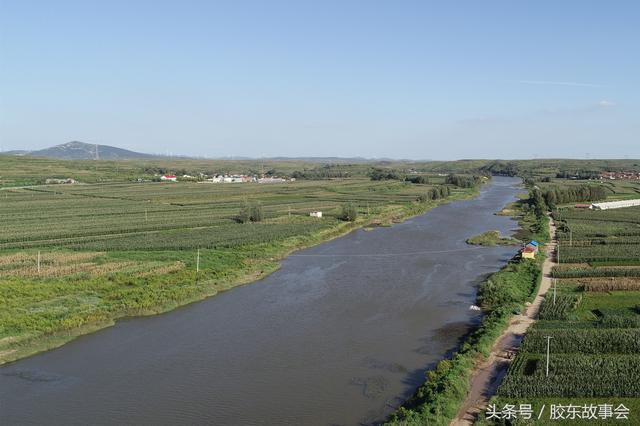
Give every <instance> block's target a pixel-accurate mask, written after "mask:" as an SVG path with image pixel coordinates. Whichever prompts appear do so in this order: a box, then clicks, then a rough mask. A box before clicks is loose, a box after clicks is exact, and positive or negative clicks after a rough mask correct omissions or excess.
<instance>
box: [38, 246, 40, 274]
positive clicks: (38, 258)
mask: <svg viewBox="0 0 640 426" xmlns="http://www.w3.org/2000/svg"><path fill="white" fill-rule="evenodd" d="M38 274H40V250H38Z"/></svg>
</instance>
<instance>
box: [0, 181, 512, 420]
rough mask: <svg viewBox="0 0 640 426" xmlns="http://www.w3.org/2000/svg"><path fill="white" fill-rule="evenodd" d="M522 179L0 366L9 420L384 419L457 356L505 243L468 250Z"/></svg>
mask: <svg viewBox="0 0 640 426" xmlns="http://www.w3.org/2000/svg"><path fill="white" fill-rule="evenodd" d="M519 183H520V181H519V180H518V179H515V178H504V177H495V178H493V180H492V181H491V183H490V184H488V185H485V186H484V188H483V189H482V191H481V194H480V196H479V197H477V198H475V199H473V200H468V201H460V202H455V203H451V204H447V205H443V206H439V207H437V208H435V209H433V210H431V211H430V212H428V213H427V214H425V215H422V216H419V217H416V218H413V219H411V220H408V221H406V222H404V223H402V224H398V225H394V226H393V227H390V228H377V229H375V230H373V231H369V232H367V231H364V230H359V231H355V232H352V233H351V234H349V235H346V236H344V237H342V238H338V239H336V240H333V241H330V242H328V243H325V244H322V245H319V246H317V247H314V248H311V249H308V250H304V251H300V252H297V253H295V254H294V255H292V256H290V257H289V258H287V259H286V260H284V261H283V263H282V268H281V269H280V270H278V271H277V272H276V273H274V274H272V275H270V276H269V277H267V278H265V279H263V280H260V281H258V282H256V283H254V284H250V285H246V286H243V287H238V288H235V289H233V290H230V291H228V292H225V293H223V294H220V295H218V296H216V297H213V298H211V299H208V300H205V301H202V302H198V303H194V304H192V305H189V306H185V307H182V308H180V309H177V310H175V311H173V312H170V313H167V314H164V315H159V316H155V317H145V318H135V319H130V320H124V321H119V322H118V323H117V324H116V325H115V326H114V327H111V328H108V329H105V330H102V331H100V332H97V333H94V334H91V335H87V336H83V337H80V338H78V339H76V340H75V341H73V342H71V343H68V344H67V345H65V346H63V347H61V348H59V349H56V350H52V351H49V352H46V353H42V354H39V355H35V356H33V357H30V358H28V359H24V360H22V361H18V362H15V363H13V364H10V365H8V366H5V367H3V368H0V423H1V424H7V425H31V424H34V425H191V424H215V425H357V424H363V423H364V424H368V423H373V422H376V421H380V420H382V419H384V418H385V416H386V415H388V414H389V413H390V412H391V411H392V410H393V408H394V407H396V406H397V405H398V404H400V403H401V401H402V400H403V399H405V398H406V397H408V396H409V395H411V394H412V393H413V391H414V390H415V388H416V387H417V386H418V385H419V384H420V383H422V381H423V378H424V370H425V368H427V367H429V366H432V365H433V364H434V363H436V362H437V361H438V360H440V359H442V358H443V357H444V356H445V355H446V354H447V353H448V352H449V351H451V350H452V349H454V348H455V347H456V345H457V344H458V342H459V340H460V338H461V337H462V336H463V335H464V334H465V332H466V331H467V330H468V328H469V327H470V326H471V325H473V324H474V323H477V321H478V320H479V318H478V314H477V313H476V312H474V311H470V310H469V306H470V305H471V304H473V303H474V301H475V293H476V286H477V284H478V283H479V282H480V281H481V280H482V279H483V277H484V276H485V275H486V274H488V273H490V272H493V271H496V270H497V269H499V268H500V267H501V266H503V265H504V264H505V263H506V262H507V260H508V259H509V258H510V257H511V256H513V254H514V253H515V248H514V247H493V248H487V247H482V248H480V247H470V246H468V245H466V244H465V242H464V240H465V239H466V238H468V237H470V236H473V235H476V234H479V233H481V232H484V231H487V230H490V229H498V230H500V231H502V232H503V233H506V234H509V233H511V232H512V231H513V230H514V229H515V228H516V226H517V225H516V223H515V222H514V221H513V220H511V219H510V218H507V217H503V216H496V215H494V213H495V212H496V211H498V210H500V209H501V208H502V207H503V206H504V205H505V204H506V203H508V202H511V201H513V200H514V199H515V196H516V194H517V193H518V192H519V191H521V190H520V189H519Z"/></svg>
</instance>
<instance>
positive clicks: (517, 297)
mask: <svg viewBox="0 0 640 426" xmlns="http://www.w3.org/2000/svg"><path fill="white" fill-rule="evenodd" d="M514 206H515V207H517V209H516V211H517V212H518V214H519V215H520V220H519V223H520V227H521V230H520V231H519V232H518V235H519V236H526V237H528V238H531V239H536V240H538V241H540V242H546V241H547V240H548V231H547V227H548V225H547V221H548V219H547V217H546V216H538V215H536V214H535V210H532V209H531V208H529V207H530V202H529V200H521V201H519V202H517V203H515V204H514ZM525 206H526V207H525ZM542 262H543V256H538V258H537V259H535V260H533V261H531V260H527V259H520V258H519V257H516V258H514V259H513V260H512V261H511V262H510V263H509V264H508V265H507V266H505V267H504V268H503V269H501V270H500V271H498V272H496V273H494V274H492V275H491V276H490V277H489V278H487V280H486V281H484V282H483V283H482V284H481V285H480V287H479V289H478V295H477V298H478V302H477V303H478V305H480V306H481V307H482V308H483V310H484V312H485V316H484V318H483V320H482V323H481V325H480V327H479V328H478V329H477V330H476V331H474V332H473V333H471V334H470V335H469V336H468V337H467V339H466V340H465V341H464V343H462V345H461V346H460V348H459V349H458V351H457V352H456V353H455V354H453V356H452V357H450V358H449V359H445V360H443V361H441V362H440V363H438V365H437V366H436V367H435V368H434V369H433V370H431V371H429V372H427V381H426V382H425V383H424V384H423V385H422V386H421V387H420V388H418V390H417V391H416V393H415V394H414V396H413V397H412V398H411V399H409V400H408V401H407V402H406V403H405V404H404V405H403V406H402V407H401V408H399V409H398V410H397V411H396V413H394V414H393V415H392V416H391V418H390V419H389V422H388V423H387V424H388V425H414V424H415V425H418V424H435V425H448V424H449V423H450V421H451V420H453V419H454V418H455V417H456V416H457V415H458V412H459V411H460V408H461V407H462V405H463V404H464V401H465V400H466V398H467V395H469V392H470V390H471V377H472V375H473V372H474V371H475V368H477V366H478V365H480V364H481V363H482V362H483V360H487V359H488V358H489V357H490V355H491V349H492V348H493V346H494V344H495V342H496V340H498V338H499V337H500V336H501V335H502V334H503V333H504V331H505V329H506V328H507V327H508V325H509V322H510V320H511V318H512V316H513V314H514V312H520V311H521V310H522V308H523V306H524V304H525V303H530V302H533V301H534V298H535V295H536V294H537V293H538V288H539V287H540V283H541V278H542V274H541V266H542Z"/></svg>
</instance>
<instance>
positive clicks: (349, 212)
mask: <svg viewBox="0 0 640 426" xmlns="http://www.w3.org/2000/svg"><path fill="white" fill-rule="evenodd" d="M357 217H358V209H357V208H356V205H355V204H353V203H347V204H345V205H343V206H342V212H341V213H340V216H338V218H339V219H341V220H346V221H348V222H353V221H354V220H356V218H357Z"/></svg>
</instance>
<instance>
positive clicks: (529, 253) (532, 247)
mask: <svg viewBox="0 0 640 426" xmlns="http://www.w3.org/2000/svg"><path fill="white" fill-rule="evenodd" d="M538 247H539V244H538V242H537V241H535V240H534V241H530V242H529V243H527V245H526V246H524V247H523V248H522V250H520V253H521V255H522V258H523V259H535V258H536V253H538Z"/></svg>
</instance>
